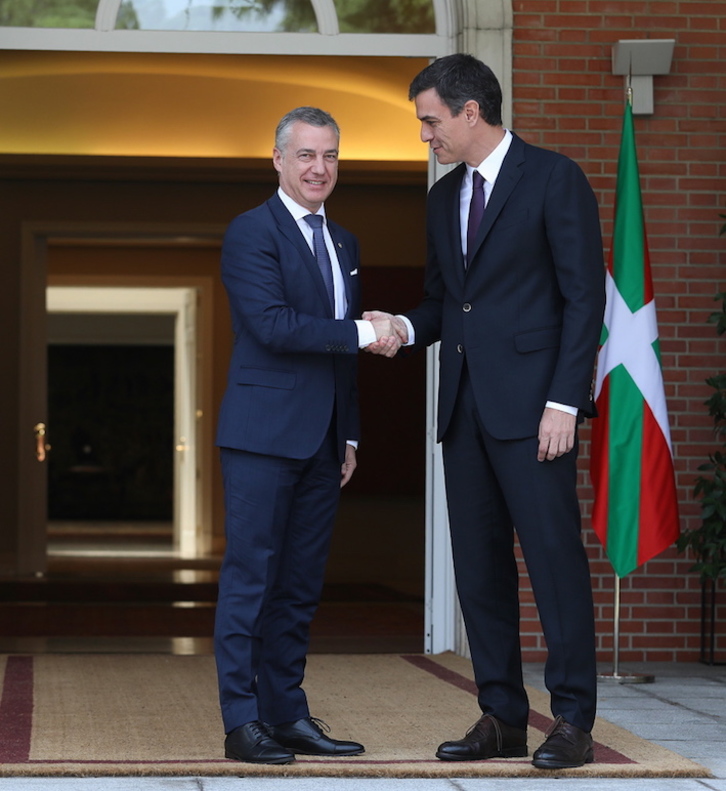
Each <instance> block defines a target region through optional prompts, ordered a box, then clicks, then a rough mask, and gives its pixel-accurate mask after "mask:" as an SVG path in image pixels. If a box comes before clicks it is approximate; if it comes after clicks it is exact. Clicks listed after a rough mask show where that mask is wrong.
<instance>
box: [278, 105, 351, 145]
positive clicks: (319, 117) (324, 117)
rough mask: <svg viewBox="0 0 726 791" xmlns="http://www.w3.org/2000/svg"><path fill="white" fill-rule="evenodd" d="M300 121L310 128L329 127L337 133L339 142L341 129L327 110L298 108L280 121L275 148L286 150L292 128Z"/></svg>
mask: <svg viewBox="0 0 726 791" xmlns="http://www.w3.org/2000/svg"><path fill="white" fill-rule="evenodd" d="M298 121H300V122H301V123H303V124H308V125H309V126H321V127H322V126H329V127H331V128H332V129H333V131H334V132H335V135H336V137H337V138H338V140H340V128H339V127H338V124H337V123H336V122H335V119H334V118H333V116H332V115H330V113H326V112H325V110H320V109H318V108H317V107H296V108H295V109H294V110H290V112H289V113H286V114H285V115H284V116H283V117H282V118H281V119H280V123H279V124H278V125H277V129H276V130H275V148H278V149H279V150H280V151H284V150H285V147H286V146H287V143H288V141H289V140H290V135H291V134H292V126H293V124H295V123H297V122H298Z"/></svg>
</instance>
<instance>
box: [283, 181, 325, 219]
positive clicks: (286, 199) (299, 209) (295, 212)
mask: <svg viewBox="0 0 726 791" xmlns="http://www.w3.org/2000/svg"><path fill="white" fill-rule="evenodd" d="M277 194H278V195H279V196H280V200H281V201H282V202H283V203H284V204H285V208H286V209H287V210H288V211H289V212H290V214H292V216H293V219H294V220H296V221H298V222H299V221H300V220H302V218H303V217H307V215H308V214H313V212H311V211H310V209H306V208H305V207H304V206H301V205H300V204H299V203H296V202H295V201H294V200H293V199H292V198H291V197H290V196H289V195H288V194H287V193H286V192H284V191H283V189H282V187H278V188H277ZM316 213H317V214H319V215H320V216H321V217H322V218H323V220H324V223H327V220H326V218H325V206H324V205H323V206H321V207H320V208H319V209H318V211H317V212H316Z"/></svg>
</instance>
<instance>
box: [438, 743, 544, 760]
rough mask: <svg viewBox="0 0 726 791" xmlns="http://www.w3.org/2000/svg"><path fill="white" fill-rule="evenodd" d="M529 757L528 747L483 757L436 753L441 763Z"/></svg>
mask: <svg viewBox="0 0 726 791" xmlns="http://www.w3.org/2000/svg"><path fill="white" fill-rule="evenodd" d="M528 755H529V751H528V750H527V747H526V746H524V747H512V748H510V749H508V750H502V751H501V752H498V753H492V754H491V755H482V756H467V755H449V754H447V753H439V752H438V751H437V753H436V757H437V758H438V759H439V760H440V761H488V760H489V759H490V758H526V757H527V756H528Z"/></svg>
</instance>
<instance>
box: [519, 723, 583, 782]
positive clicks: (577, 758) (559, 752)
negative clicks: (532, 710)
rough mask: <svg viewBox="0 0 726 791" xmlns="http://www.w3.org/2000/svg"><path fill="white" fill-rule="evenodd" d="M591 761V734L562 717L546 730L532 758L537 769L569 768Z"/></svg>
mask: <svg viewBox="0 0 726 791" xmlns="http://www.w3.org/2000/svg"><path fill="white" fill-rule="evenodd" d="M592 761H593V752H592V736H591V735H590V734H589V733H586V732H585V731H582V730H580V729H579V728H576V727H575V726H574V725H570V723H569V722H565V721H564V720H563V719H562V717H557V719H556V720H555V721H554V723H553V724H552V726H551V727H550V729H549V730H548V731H547V739H546V740H545V742H544V744H543V745H542V746H541V747H540V748H539V749H537V750H535V752H534V756H533V758H532V763H533V764H534V765H535V766H536V767H537V768H538V769H569V768H571V767H574V766H582V765H583V764H591V763H592Z"/></svg>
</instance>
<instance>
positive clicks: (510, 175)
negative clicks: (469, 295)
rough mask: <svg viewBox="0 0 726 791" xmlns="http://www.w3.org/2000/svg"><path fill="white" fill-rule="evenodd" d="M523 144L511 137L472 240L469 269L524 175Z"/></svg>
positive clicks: (514, 136)
mask: <svg viewBox="0 0 726 791" xmlns="http://www.w3.org/2000/svg"><path fill="white" fill-rule="evenodd" d="M523 164H524V143H523V141H522V140H521V139H520V138H518V137H517V136H516V135H513V139H512V143H511V145H510V147H509V151H507V155H506V156H505V157H504V161H503V162H502V167H501V170H500V171H499V175H498V176H497V180H496V182H495V183H494V189H493V190H492V194H491V195H490V196H489V201H488V202H487V206H486V209H485V210H484V217H483V218H482V221H481V225H480V226H479V230H478V231H477V235H476V239H475V240H474V250H473V251H472V255H471V257H470V260H471V266H470V267H469V268H470V269H471V268H472V267H473V266H474V265H475V264H476V254H477V253H478V251H479V248H480V247H481V246H482V244H483V242H484V240H485V239H486V237H487V234H488V233H489V231H490V230H491V228H492V226H493V225H494V222H495V221H496V219H497V217H498V216H499V213H500V212H501V210H502V209H503V208H504V204H505V203H506V202H507V200H508V199H509V196H510V195H511V194H512V191H513V190H514V188H515V187H516V186H517V182H518V181H519V180H520V179H521V178H522V175H523V173H524V168H523Z"/></svg>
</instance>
